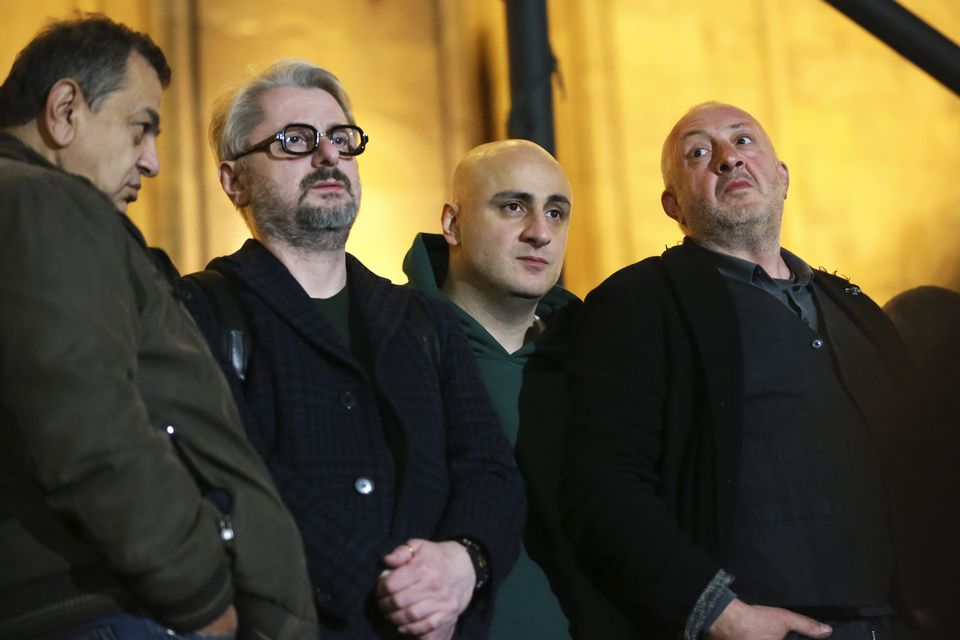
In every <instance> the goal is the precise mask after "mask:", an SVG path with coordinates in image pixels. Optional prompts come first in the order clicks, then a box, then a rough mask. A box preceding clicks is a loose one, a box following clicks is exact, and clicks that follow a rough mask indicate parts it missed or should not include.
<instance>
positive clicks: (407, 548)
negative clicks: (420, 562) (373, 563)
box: [383, 543, 417, 569]
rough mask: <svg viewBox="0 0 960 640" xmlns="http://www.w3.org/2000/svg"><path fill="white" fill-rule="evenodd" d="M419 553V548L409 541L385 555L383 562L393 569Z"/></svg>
mask: <svg viewBox="0 0 960 640" xmlns="http://www.w3.org/2000/svg"><path fill="white" fill-rule="evenodd" d="M416 555H417V548H416V547H414V546H413V545H411V544H409V543H404V544H401V545H399V546H398V547H397V548H396V549H394V550H393V551H391V552H390V553H388V554H387V555H385V556H384V557H383V563H384V564H385V565H387V566H388V567H390V568H391V569H396V568H398V567H402V566H403V565H405V564H407V563H408V562H410V561H411V560H413V558H414V557H415V556H416Z"/></svg>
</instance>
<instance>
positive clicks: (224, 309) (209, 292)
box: [185, 269, 253, 380]
mask: <svg viewBox="0 0 960 640" xmlns="http://www.w3.org/2000/svg"><path fill="white" fill-rule="evenodd" d="M185 277H187V278H190V279H191V280H193V281H194V282H196V283H197V284H198V285H200V288H201V289H202V290H203V293H204V294H205V295H206V296H207V300H208V301H209V302H210V306H212V307H213V313H214V315H215V316H216V318H217V325H218V326H219V327H220V345H219V346H220V353H221V354H222V355H223V356H224V357H225V358H226V359H227V362H229V363H230V366H231V367H232V368H233V371H234V372H235V373H236V374H237V377H238V378H239V379H240V380H245V379H246V376H247V362H248V361H249V359H250V347H251V345H252V340H251V336H252V335H253V334H252V331H251V328H250V320H249V319H248V318H247V314H246V313H245V312H244V310H243V307H241V306H240V300H239V299H238V297H237V290H236V285H234V283H233V281H232V280H231V279H230V277H229V276H226V275H224V274H222V273H220V272H219V271H215V270H213V269H205V270H203V271H197V272H196V273H191V274H189V275H187V276H185Z"/></svg>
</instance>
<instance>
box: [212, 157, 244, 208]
mask: <svg viewBox="0 0 960 640" xmlns="http://www.w3.org/2000/svg"><path fill="white" fill-rule="evenodd" d="M236 165H237V161H236V160H224V161H223V162H221V163H220V166H219V167H218V169H217V171H218V174H219V176H220V186H221V187H223V192H224V193H226V194H227V197H228V198H230V202H232V203H233V206H235V207H236V208H237V209H242V208H244V207H245V206H247V205H248V204H250V197H249V193H248V191H247V184H246V181H245V180H244V179H243V178H242V177H241V175H240V172H239V171H237V167H236Z"/></svg>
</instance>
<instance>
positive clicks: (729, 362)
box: [662, 244, 743, 548]
mask: <svg viewBox="0 0 960 640" xmlns="http://www.w3.org/2000/svg"><path fill="white" fill-rule="evenodd" d="M662 262H663V267H664V272H665V274H666V277H667V281H668V282H669V284H670V287H671V289H672V290H673V293H674V296H675V297H676V300H677V302H678V304H679V306H680V312H681V316H682V317H683V318H684V320H685V321H686V323H687V326H686V330H687V331H688V332H689V335H690V336H691V339H692V341H693V344H694V349H695V351H696V352H697V353H698V354H699V360H700V365H701V366H702V367H703V375H704V377H705V379H706V385H705V386H706V393H707V396H708V397H707V399H706V400H707V406H708V407H709V412H710V420H709V424H710V425H711V426H712V433H706V434H702V435H703V436H704V437H705V438H707V439H708V440H709V441H712V442H713V446H714V448H715V451H716V461H717V465H716V478H715V479H714V481H715V482H716V485H715V486H716V487H722V490H718V491H717V492H716V495H717V500H718V504H717V509H718V511H717V517H718V519H719V522H718V531H719V533H720V540H719V543H720V546H721V548H722V546H723V539H724V537H725V532H726V530H727V528H728V525H729V523H730V516H731V515H732V514H733V513H735V505H736V496H737V483H738V482H739V478H738V477H736V470H738V469H739V468H740V441H741V435H742V434H741V429H742V413H743V350H742V346H741V339H740V324H739V320H738V319H737V312H736V309H735V308H734V305H733V301H732V299H731V297H730V294H729V293H728V290H727V286H726V284H725V283H724V281H723V278H722V276H721V275H720V274H719V272H718V271H717V270H716V268H715V267H713V265H711V264H710V263H709V262H707V261H706V260H705V259H704V258H703V257H701V256H700V255H699V250H698V249H697V248H696V247H691V246H687V245H686V244H685V245H682V246H679V247H673V248H670V249H668V250H667V251H665V252H664V254H663V256H662Z"/></svg>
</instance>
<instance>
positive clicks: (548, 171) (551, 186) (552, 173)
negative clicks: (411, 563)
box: [470, 150, 570, 195]
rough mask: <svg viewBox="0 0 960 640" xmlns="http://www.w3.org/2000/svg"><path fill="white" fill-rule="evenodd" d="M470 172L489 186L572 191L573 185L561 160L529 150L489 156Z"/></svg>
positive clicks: (506, 188) (475, 165) (479, 181)
mask: <svg viewBox="0 0 960 640" xmlns="http://www.w3.org/2000/svg"><path fill="white" fill-rule="evenodd" d="M470 174H471V176H472V178H473V179H474V182H475V183H477V184H478V185H483V186H484V187H485V188H487V189H488V190H496V191H528V192H533V191H542V190H548V191H562V192H569V189H570V187H569V184H568V183H567V179H566V176H565V175H564V173H563V169H562V168H561V167H560V165H559V164H558V163H556V162H555V161H554V160H553V159H552V158H545V157H543V156H541V155H540V154H535V153H530V152H529V151H527V150H516V151H511V152H509V153H503V154H496V155H490V156H486V157H484V158H482V159H481V160H480V161H479V162H477V163H475V164H474V165H473V167H472V170H471V172H470ZM537 195H543V194H537Z"/></svg>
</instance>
